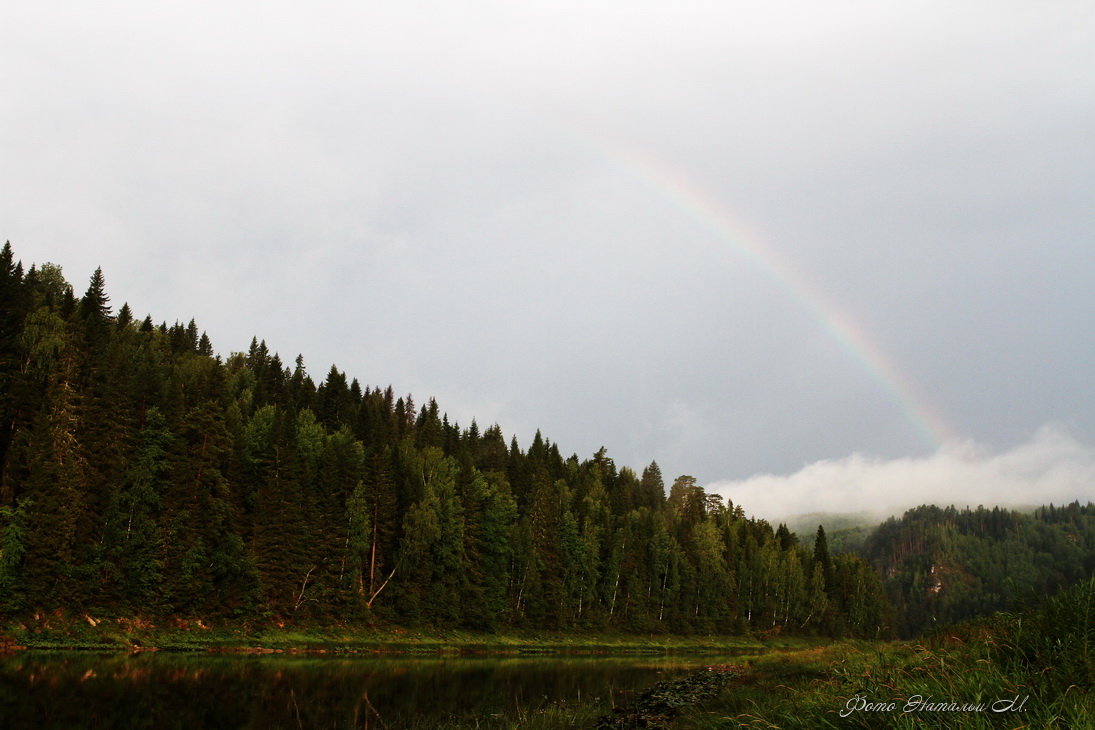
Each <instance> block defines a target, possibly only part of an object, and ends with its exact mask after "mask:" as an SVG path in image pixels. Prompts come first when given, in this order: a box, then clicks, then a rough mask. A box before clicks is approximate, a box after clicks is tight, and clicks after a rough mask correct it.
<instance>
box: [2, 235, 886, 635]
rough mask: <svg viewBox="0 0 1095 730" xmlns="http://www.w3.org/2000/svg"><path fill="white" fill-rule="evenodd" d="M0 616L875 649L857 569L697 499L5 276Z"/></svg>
mask: <svg viewBox="0 0 1095 730" xmlns="http://www.w3.org/2000/svg"><path fill="white" fill-rule="evenodd" d="M0 378H2V387H0V611H2V612H4V613H6V614H7V615H9V616H17V615H20V614H25V613H28V612H32V611H51V610H57V609H67V610H78V611H89V612H95V613H97V614H101V615H132V614H143V615H153V616H166V615H175V616H194V617H210V618H223V619H252V618H266V619H270V620H279V621H296V622H329V621H343V620H348V621H374V622H388V623H394V624H397V625H432V626H444V627H468V628H473V629H478V630H498V629H504V628H529V629H551V630H571V629H583V630H584V629H590V630H600V629H620V630H628V631H641V632H707V633H742V632H760V631H767V632H774V631H780V630H786V631H792V632H798V633H804V632H805V633H826V634H832V635H858V636H878V635H884V634H886V633H887V632H888V631H889V630H890V627H891V626H892V625H893V623H894V617H893V614H892V609H891V607H890V604H889V603H888V601H887V599H886V597H885V594H884V591H883V588H882V582H881V579H880V577H879V575H878V573H877V572H876V571H875V569H874V568H872V566H871V565H870V564H869V563H868V562H867V561H866V560H865V559H863V558H862V557H860V556H857V555H854V554H841V555H831V554H830V553H829V551H828V548H827V546H826V540H825V534H824V530H822V529H821V528H819V531H818V534H817V535H816V536H815V539H814V540H813V541H812V543H811V544H808V545H807V544H801V543H800V541H799V540H798V538H797V537H796V536H795V535H794V534H792V533H791V532H790V531H789V530H788V529H787V528H786V527H785V526H783V525H779V526H777V527H775V528H773V526H772V525H770V524H769V523H768V522H766V521H764V520H759V519H754V518H750V517H747V516H746V514H745V512H744V511H743V509H742V508H741V507H740V506H739V505H735V504H732V503H724V502H723V500H722V499H721V498H720V497H719V496H718V495H715V494H708V493H706V492H705V491H704V489H703V488H702V487H701V486H700V485H699V484H697V482H696V480H695V479H694V478H692V477H690V476H680V477H677V478H676V479H674V480H673V481H672V482H671V483H670V484H669V488H668V490H667V489H666V484H665V482H664V481H663V476H662V474H661V471H660V469H659V467H658V465H657V464H656V463H654V462H651V463H650V464H649V465H648V466H646V467H645V468H644V469H642V471H641V472H638V471H635V470H633V469H632V468H629V467H626V466H624V467H617V465H616V464H615V463H614V462H613V460H612V459H611V458H610V457H609V456H608V455H607V453H606V451H605V449H603V448H602V449H600V450H599V451H597V452H596V453H595V454H593V455H592V456H591V457H589V458H586V459H579V458H578V457H577V456H576V455H571V456H568V457H564V456H563V455H562V454H561V453H560V451H559V448H558V446H557V445H556V444H554V443H552V442H551V441H550V440H548V439H546V438H544V437H543V436H542V435H541V434H540V433H537V434H536V436H535V438H534V439H533V440H532V442H531V443H530V444H529V445H528V446H527V448H522V447H521V446H520V445H519V444H518V442H517V440H516V438H511V439H510V440H509V441H508V442H507V440H506V438H505V436H504V435H503V432H502V429H501V428H500V427H499V426H498V425H497V424H495V425H491V426H489V427H487V428H480V426H479V425H478V424H477V423H476V422H474V421H472V422H471V424H469V425H468V426H467V427H461V426H460V425H459V424H457V423H453V422H450V420H449V419H448V417H447V416H446V415H445V414H444V413H442V412H441V411H440V409H439V407H438V404H437V403H436V402H435V401H434V400H432V399H431V400H429V401H428V402H426V403H425V404H423V405H421V407H416V405H415V403H414V400H413V398H412V397H411V396H410V395H406V396H398V397H397V396H396V394H395V393H394V392H393V389H392V388H391V387H390V386H389V387H387V388H385V389H381V388H380V387H369V386H362V385H361V384H360V383H359V381H358V380H357V379H352V378H348V377H347V375H346V374H345V373H344V372H342V371H340V370H339V369H338V368H337V367H334V366H332V367H331V368H330V370H329V371H328V372H327V374H326V377H325V378H324V379H323V380H322V381H321V382H319V383H318V384H317V383H316V382H315V381H314V380H313V378H312V377H311V375H310V374H309V373H308V372H307V370H306V368H305V365H304V361H303V358H302V357H299V356H298V357H297V358H296V360H295V361H294V363H293V364H292V365H288V364H286V363H284V362H283V361H282V360H281V359H280V357H279V356H278V354H276V353H272V352H270V351H269V350H268V348H267V346H266V345H265V343H264V342H263V341H260V340H257V339H256V340H253V341H252V342H251V344H250V347H249V348H248V350H247V351H246V352H239V353H233V354H231V355H229V356H227V357H224V358H222V357H221V356H219V355H217V354H216V353H215V352H214V349H213V346H212V343H211V342H210V340H209V338H208V336H207V335H206V334H205V333H204V332H201V331H200V330H199V328H198V327H197V325H196V323H195V322H194V321H193V320H191V321H190V322H189V323H187V324H182V323H179V322H176V323H175V324H173V325H168V324H167V323H166V322H161V323H159V324H156V323H154V322H153V320H152V318H151V317H150V316H149V317H145V318H144V319H143V320H140V319H137V318H135V317H134V315H133V312H132V311H131V309H130V307H129V306H128V304H123V305H122V306H121V307H120V308H118V309H117V311H115V310H114V308H113V307H112V306H111V303H110V298H109V296H108V294H107V291H106V286H105V282H104V277H103V274H102V271H101V270H97V271H96V272H95V273H94V275H92V277H91V279H90V281H89V284H88V287H87V289H86V291H85V292H84V293H83V294H82V296H77V295H76V293H75V292H74V290H73V287H72V286H71V285H70V284H69V283H68V282H67V281H66V280H65V278H64V276H63V275H62V272H61V269H60V268H59V267H57V266H55V265H51V264H42V265H40V266H31V267H30V268H29V269H27V270H24V268H23V266H22V263H21V262H19V261H17V260H16V259H15V256H14V254H13V252H12V249H11V246H10V244H7V245H5V246H4V248H3V251H2V253H0Z"/></svg>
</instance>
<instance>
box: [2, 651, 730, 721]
mask: <svg viewBox="0 0 1095 730" xmlns="http://www.w3.org/2000/svg"><path fill="white" fill-rule="evenodd" d="M713 661H716V660H715V659H712V658H710V657H706V658H705V657H685V658H679V659H661V658H658V659H651V658H649V657H645V658H642V657H579V658H575V657H551V658H543V657H537V658H509V657H504V658H499V657H495V658H464V657H455V658H418V657H396V658H380V659H378V658H373V657H359V656H354V657H346V658H342V657H332V656H321V657H315V656H311V657H310V656H285V655H276V656H273V657H271V656H269V655H266V656H241V655H205V654H200V655H190V654H167V653H156V654H138V655H124V654H96V653H88V652H17V653H15V654H12V655H9V656H5V657H0V728H4V729H5V730H6V729H8V728H12V729H15V728H35V729H36V730H37V729H38V728H65V729H66V730H68V729H70V728H149V729H152V728H155V729H157V730H159V729H160V728H186V729H187V730H193V729H194V728H255V729H256V730H258V729H262V730H265V729H266V728H378V729H382V728H390V729H393V730H394V728H407V727H414V728H434V727H439V726H443V725H451V724H453V723H466V724H467V726H470V727H475V725H476V722H477V721H478V722H480V723H482V725H483V726H485V727H490V726H494V727H497V726H500V725H501V726H504V725H510V724H512V723H513V722H515V721H516V720H518V719H519V718H522V717H528V716H529V715H530V714H532V715H535V714H536V713H538V712H540V711H543V710H547V711H549V712H550V711H551V710H552V709H553V708H558V707H560V706H574V705H580V704H589V703H593V704H595V705H596V706H598V707H599V708H602V709H603V711H605V712H607V711H608V710H609V709H610V708H611V707H613V706H615V705H618V704H620V703H621V702H626V701H627V700H628V699H629V698H631V697H632V696H633V695H634V693H635V692H636V691H638V690H641V689H643V688H645V687H648V686H650V685H652V684H654V683H656V682H658V681H661V680H662V679H666V678H670V677H674V676H677V675H679V674H682V673H684V672H687V671H688V670H689V669H691V668H693V667H695V666H698V665H700V664H704V663H711V662H713Z"/></svg>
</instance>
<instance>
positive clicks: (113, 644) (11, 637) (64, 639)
mask: <svg viewBox="0 0 1095 730" xmlns="http://www.w3.org/2000/svg"><path fill="white" fill-rule="evenodd" d="M822 641H823V640H820V639H807V638H795V637H784V636H779V637H775V638H772V639H759V638H754V637H749V636H678V635H670V634H654V635H645V634H623V633H564V632H545V631H533V632H507V633H502V634H491V633H476V632H470V631H451V630H448V631H446V630H429V629H403V628H398V627H391V626H387V627H375V626H355V625H338V626H304V627H300V626H278V625H276V624H254V623H229V624H210V623H206V622H204V621H201V620H181V619H170V620H161V621H158V622H157V621H152V620H147V619H136V618H110V619H98V618H96V617H94V616H90V615H86V614H82V615H79V616H73V615H66V614H53V615H51V616H48V617H41V616H39V617H37V618H33V619H30V620H22V621H9V622H7V623H5V624H0V648H2V647H3V646H7V647H10V648H27V649H96V650H111V649H116V650H125V651H141V650H167V651H222V652H233V651H236V652H279V651H280V652H314V653H353V652H361V653H369V652H372V653H408V654H414V653H420V654H426V653H459V654H475V653H490V654H552V653H587V654H594V653H605V654H610V653H611V654H665V653H677V654H684V653H695V654H720V653H721V654H724V653H734V654H736V653H743V652H749V653H756V652H761V651H766V650H770V649H773V648H778V649H788V648H803V647H807V646H814V645H818V644H819V643H821V642H822Z"/></svg>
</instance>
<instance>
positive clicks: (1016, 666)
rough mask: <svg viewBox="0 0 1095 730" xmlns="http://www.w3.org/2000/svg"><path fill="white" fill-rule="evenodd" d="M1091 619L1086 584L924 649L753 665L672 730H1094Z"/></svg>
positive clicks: (804, 654)
mask: <svg viewBox="0 0 1095 730" xmlns="http://www.w3.org/2000/svg"><path fill="white" fill-rule="evenodd" d="M1093 617H1095V581H1088V582H1087V583H1085V584H1081V585H1080V586H1077V587H1076V588H1074V589H1072V590H1070V591H1067V592H1065V593H1063V594H1061V595H1059V596H1057V597H1055V598H1053V599H1051V600H1050V601H1048V602H1047V603H1046V605H1045V606H1044V607H1043V608H1042V609H1040V610H1038V611H1036V612H1033V613H1029V614H1024V615H1007V614H999V615H997V616H995V617H992V618H990V619H985V620H982V621H978V622H971V623H968V624H965V625H962V626H959V627H955V628H954V629H952V630H950V631H948V632H945V633H940V634H938V635H937V636H935V637H932V638H931V639H930V640H929V641H925V642H922V643H910V642H903V643H897V642H894V643H869V642H841V643H838V644H833V645H830V646H824V647H814V648H810V649H805V650H794V651H785V652H779V651H777V652H771V653H768V654H764V655H758V656H755V657H748V658H745V659H744V660H743V662H744V663H745V665H746V667H747V671H746V672H745V674H744V675H743V678H742V680H741V681H740V682H739V683H737V684H735V685H734V686H732V687H730V688H729V689H728V690H727V691H725V692H723V693H722V694H721V695H720V696H719V697H718V698H716V699H715V700H712V701H710V702H707V703H705V704H703V705H702V706H698V707H693V708H691V709H690V710H689V711H688V712H686V713H685V715H684V716H683V718H682V719H681V720H680V721H679V722H678V723H676V724H675V725H674V727H681V728H729V727H747V728H765V729H770V728H785V729H788V730H790V729H802V730H817V729H822V728H871V729H873V728H913V727H925V726H927V727H933V728H1038V729H1043V728H1062V729H1064V728H1095V709H1093V708H1095V697H1093V696H1092V686H1093V684H1095V651H1093V649H1095V627H1093V625H1092V619H1093ZM1024 697H1028V698H1029V699H1027V700H1026V701H1025V702H1023V698H1024ZM1013 702H1014V703H1015V704H1014V705H1012V704H1011V703H1013ZM867 703H870V705H871V706H865V705H866V704H867ZM994 703H995V708H996V709H999V710H1001V711H999V712H994V711H993V707H994ZM1020 703H1021V708H1022V710H1021V711H1014V710H1017V709H1018V708H1019V706H1020ZM955 706H956V707H955Z"/></svg>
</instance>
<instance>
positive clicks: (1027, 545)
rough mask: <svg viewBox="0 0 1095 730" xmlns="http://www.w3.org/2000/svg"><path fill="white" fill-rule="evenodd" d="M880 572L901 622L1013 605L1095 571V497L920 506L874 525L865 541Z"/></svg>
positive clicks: (935, 620)
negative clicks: (1032, 504) (1022, 505)
mask: <svg viewBox="0 0 1095 730" xmlns="http://www.w3.org/2000/svg"><path fill="white" fill-rule="evenodd" d="M860 552H861V554H862V555H863V556H864V557H866V558H867V559H868V560H869V561H870V562H871V563H872V564H873V565H874V566H875V567H876V568H877V569H878V570H879V571H880V572H881V574H882V576H883V581H884V584H885V586H886V592H887V596H888V597H889V599H890V601H891V602H892V603H893V605H894V607H895V608H896V609H897V613H898V616H899V619H898V626H897V629H898V631H899V633H901V634H903V635H912V634H916V633H919V632H920V631H922V630H924V629H925V628H928V627H930V626H931V625H934V624H942V623H949V622H953V621H960V620H962V619H965V618H969V617H971V616H975V615H982V614H987V613H991V612H992V611H997V610H1005V609H1007V610H1010V609H1016V608H1021V607H1024V606H1025V605H1027V604H1030V603H1034V602H1036V601H1037V600H1039V599H1040V598H1042V597H1044V596H1046V595H1049V594H1052V593H1055V592H1057V591H1059V590H1061V589H1063V588H1066V587H1068V586H1070V585H1072V584H1074V583H1076V582H1078V581H1079V580H1082V579H1084V578H1088V577H1091V576H1092V575H1095V504H1092V503H1090V502H1089V503H1088V504H1086V505H1081V504H1080V503H1079V502H1073V503H1072V504H1069V505H1066V506H1063V507H1055V506H1053V505H1049V506H1048V507H1040V508H1037V509H1035V510H1034V511H1033V513H1030V514H1026V513H1023V512H1019V511H1015V510H1005V509H1000V508H999V507H994V508H993V509H986V508H983V507H979V508H977V509H975V510H970V509H963V510H958V509H955V508H954V507H947V508H940V507H935V506H922V507H917V508H916V509H912V510H909V511H908V512H906V513H905V514H904V515H903V516H902V517H900V518H894V517H891V518H890V519H888V520H886V521H885V522H883V523H882V524H881V525H879V526H878V527H877V529H875V530H874V531H873V532H872V533H871V534H870V536H869V537H868V538H867V539H866V541H865V542H864V544H863V547H862V549H861V551H860Z"/></svg>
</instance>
